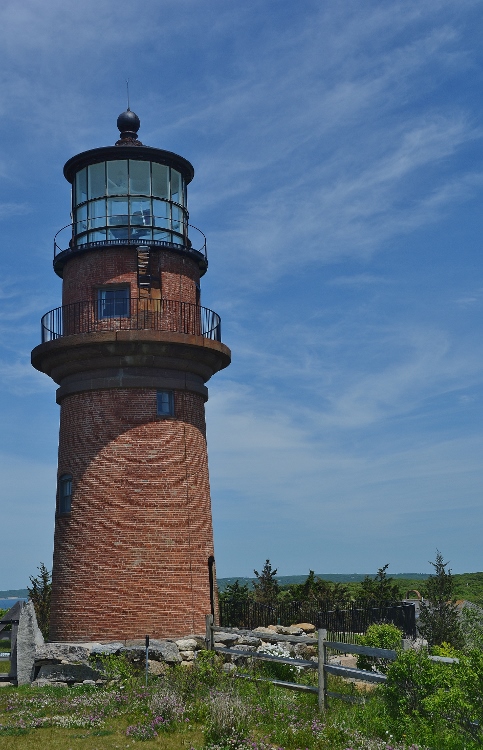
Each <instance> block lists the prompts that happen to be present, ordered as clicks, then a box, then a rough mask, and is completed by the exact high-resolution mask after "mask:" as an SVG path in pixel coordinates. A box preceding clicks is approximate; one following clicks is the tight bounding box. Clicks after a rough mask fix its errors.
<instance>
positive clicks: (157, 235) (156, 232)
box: [153, 229, 171, 242]
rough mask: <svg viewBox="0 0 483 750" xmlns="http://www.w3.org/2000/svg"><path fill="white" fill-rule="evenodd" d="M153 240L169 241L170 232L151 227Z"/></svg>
mask: <svg viewBox="0 0 483 750" xmlns="http://www.w3.org/2000/svg"><path fill="white" fill-rule="evenodd" d="M153 240H157V241H161V242H171V232H167V231H166V230H165V229H153Z"/></svg>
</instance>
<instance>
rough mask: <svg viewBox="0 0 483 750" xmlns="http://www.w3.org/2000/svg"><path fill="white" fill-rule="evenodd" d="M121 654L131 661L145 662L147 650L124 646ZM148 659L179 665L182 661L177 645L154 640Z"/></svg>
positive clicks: (151, 642)
mask: <svg viewBox="0 0 483 750" xmlns="http://www.w3.org/2000/svg"><path fill="white" fill-rule="evenodd" d="M120 653H121V654H125V655H126V657H127V658H128V659H130V660H131V661H137V660H144V659H145V658H146V648H145V647H144V648H143V647H141V646H123V647H122V648H121V649H120ZM148 659H149V660H150V661H161V662H165V663H166V664H179V663H180V662H181V661H182V659H181V656H180V653H179V649H178V647H177V645H176V643H173V642H172V641H158V640H155V639H153V640H152V641H150V644H149V653H148Z"/></svg>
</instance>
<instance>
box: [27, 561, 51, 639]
mask: <svg viewBox="0 0 483 750" xmlns="http://www.w3.org/2000/svg"><path fill="white" fill-rule="evenodd" d="M37 570H38V571H39V575H38V576H30V583H31V586H27V591H28V593H29V599H30V601H31V602H32V604H33V605H34V609H35V614H36V616H37V623H38V626H39V628H40V631H41V633H42V635H43V636H44V638H45V639H47V638H48V637H49V619H50V597H51V593H52V576H51V574H50V571H49V570H47V568H46V567H45V565H44V563H40V565H39V566H38V568H37Z"/></svg>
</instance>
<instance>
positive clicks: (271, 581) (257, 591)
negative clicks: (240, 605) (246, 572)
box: [253, 560, 280, 606]
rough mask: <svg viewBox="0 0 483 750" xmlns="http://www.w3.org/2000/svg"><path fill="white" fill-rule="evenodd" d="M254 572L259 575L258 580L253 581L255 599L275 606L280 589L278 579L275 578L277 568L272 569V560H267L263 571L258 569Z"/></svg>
mask: <svg viewBox="0 0 483 750" xmlns="http://www.w3.org/2000/svg"><path fill="white" fill-rule="evenodd" d="M253 572H254V573H255V575H256V577H257V580H256V581H254V582H253V588H254V598H255V601H257V602H260V603H261V604H270V605H272V606H273V605H274V604H276V602H277V598H278V594H279V590H280V587H279V585H278V581H277V579H276V578H275V576H276V574H277V568H275V570H272V566H271V564H270V560H266V561H265V565H264V566H263V569H262V572H261V573H259V572H258V570H254V571H253Z"/></svg>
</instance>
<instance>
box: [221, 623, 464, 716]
mask: <svg viewBox="0 0 483 750" xmlns="http://www.w3.org/2000/svg"><path fill="white" fill-rule="evenodd" d="M215 633H233V634H234V635H248V636H252V637H256V638H261V639H262V640H264V641H269V642H272V643H273V642H277V643H278V642H281V643H284V642H285V643H301V644H305V645H315V644H317V645H318V661H317V662H316V661H311V660H308V659H297V658H292V657H286V656H275V655H274V654H268V653H264V652H259V651H244V650H242V649H237V648H236V646H235V647H233V648H231V647H227V646H221V645H219V644H217V643H216V642H215ZM206 648H207V649H208V650H209V651H216V653H221V654H228V655H232V656H243V657H245V658H249V659H259V660H261V661H272V662H277V663H279V664H289V665H290V666H292V667H300V668H302V669H316V670H317V675H318V686H317V687H315V686H311V685H299V684H297V683H296V682H285V681H284V680H275V679H269V678H262V677H252V676H251V675H246V674H236V675H235V676H236V677H240V678H242V679H246V680H255V681H256V682H271V683H272V684H273V685H277V686H278V687H283V688H287V689H289V690H298V691H301V692H305V693H307V692H308V693H316V694H317V696H318V702H319V709H320V711H325V710H326V709H327V699H328V698H339V699H341V700H345V701H349V702H351V703H353V702H357V701H358V700H360V699H358V698H357V697H356V696H350V695H344V694H342V693H332V692H330V691H328V690H327V679H326V675H328V674H332V675H335V676H337V677H343V678H344V679H352V680H361V681H363V682H371V683H383V682H386V680H387V677H386V675H385V674H382V673H381V672H373V671H369V670H366V669H357V668H355V667H343V666H341V665H339V664H329V662H328V656H327V651H328V650H331V651H339V652H342V653H345V654H358V655H363V656H372V657H374V658H376V659H385V660H386V661H394V660H395V659H396V658H397V651H394V650H393V649H387V648H374V647H373V646H360V645H358V644H355V643H342V642H340V641H328V640H327V630H325V628H321V629H320V630H318V631H317V638H313V637H310V636H297V635H278V634H277V633H273V635H272V634H269V633H260V632H256V631H252V630H243V629H238V628H223V627H219V626H216V625H215V624H214V622H213V615H207V616H206ZM321 657H322V658H321ZM429 658H430V659H431V660H432V661H441V662H445V663H454V662H458V659H452V658H449V657H443V656H430V657H429Z"/></svg>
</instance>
